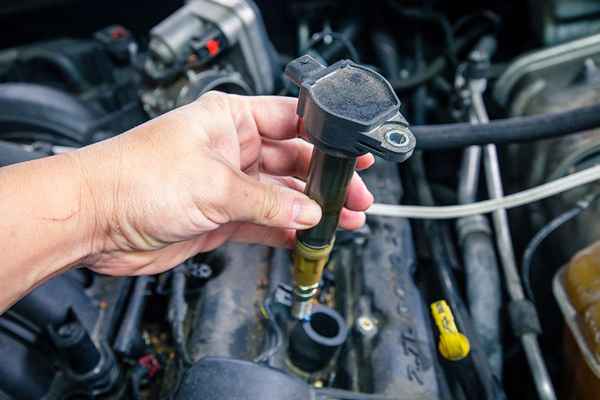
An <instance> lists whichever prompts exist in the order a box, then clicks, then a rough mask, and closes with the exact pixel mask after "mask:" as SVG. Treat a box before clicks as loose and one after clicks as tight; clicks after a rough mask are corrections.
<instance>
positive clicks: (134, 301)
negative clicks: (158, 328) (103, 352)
mask: <svg viewBox="0 0 600 400" xmlns="http://www.w3.org/2000/svg"><path fill="white" fill-rule="evenodd" d="M153 281H154V277H151V276H140V277H137V278H136V280H135V284H134V287H133V291H132V293H131V296H130V299H129V304H128V305H127V309H126V311H125V316H124V317H123V322H122V323H121V326H120V328H119V333H118V334H117V337H116V339H115V343H114V345H113V348H114V350H115V352H117V353H119V354H121V355H123V356H125V357H130V358H131V357H139V356H141V355H142V353H143V351H144V350H145V348H144V341H143V338H142V330H141V321H142V316H143V314H144V309H145V308H146V302H147V300H148V293H147V292H148V286H149V285H150V284H151V283H152V282H153Z"/></svg>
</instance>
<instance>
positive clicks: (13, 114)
mask: <svg viewBox="0 0 600 400" xmlns="http://www.w3.org/2000/svg"><path fill="white" fill-rule="evenodd" d="M0 109H1V110H2V112H1V113H0V138H3V139H11V140H12V139H23V135H22V132H36V136H34V137H32V139H34V140H38V139H45V140H44V141H46V142H48V143H52V144H57V145H64V146H80V145H85V144H88V143H89V141H90V139H91V137H92V135H93V133H94V131H95V129H96V125H95V123H96V121H97V120H98V119H99V118H100V114H99V113H98V112H97V111H95V110H93V109H91V108H90V107H88V106H87V105H86V104H85V103H83V102H82V101H81V100H80V99H78V98H77V97H75V96H72V95H70V94H68V93H66V92H63V91H61V90H58V89H54V88H51V87H46V86H42V85H34V84H29V83H4V84H1V85H0ZM14 132H21V134H20V136H19V137H17V138H13V137H11V134H12V133H14ZM25 140H27V137H26V138H25Z"/></svg>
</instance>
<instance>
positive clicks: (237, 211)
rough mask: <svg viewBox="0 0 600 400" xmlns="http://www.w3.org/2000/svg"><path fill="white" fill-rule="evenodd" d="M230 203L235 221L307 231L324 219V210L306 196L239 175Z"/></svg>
mask: <svg viewBox="0 0 600 400" xmlns="http://www.w3.org/2000/svg"><path fill="white" fill-rule="evenodd" d="M231 183H232V185H231V186H230V191H229V193H230V196H228V197H229V198H228V199H227V200H226V205H225V207H224V208H225V210H224V211H225V212H226V213H227V215H229V217H230V218H231V222H251V223H253V224H258V225H264V226H269V227H277V228H289V229H307V228H310V227H312V226H314V225H316V224H317V223H318V222H319V220H320V219H321V207H320V206H319V205H318V204H317V203H316V202H315V201H313V200H311V199H310V198H308V196H306V195H305V194H304V193H301V192H298V191H296V190H293V189H290V188H288V187H286V186H283V185H278V184H272V183H265V182H260V181H258V180H256V179H253V178H251V177H249V176H247V175H245V174H243V173H236V174H235V177H234V178H233V182H231Z"/></svg>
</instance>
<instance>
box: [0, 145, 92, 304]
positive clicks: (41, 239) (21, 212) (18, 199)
mask: <svg viewBox="0 0 600 400" xmlns="http://www.w3.org/2000/svg"><path fill="white" fill-rule="evenodd" d="M92 200H93V199H92V198H91V195H90V193H89V189H88V187H87V185H86V184H85V178H84V174H82V171H81V170H80V167H79V166H78V162H77V159H76V157H73V156H68V155H62V156H56V157H50V158H45V159H41V160H36V161H30V162H26V163H22V164H18V165H14V166H10V167H5V168H0V253H1V254H2V263H1V264H0V268H1V269H2V270H1V271H0V276H1V277H2V278H1V279H0V313H2V312H3V311H4V310H6V309H7V308H8V307H10V306H11V305H12V304H13V303H15V302H16V301H17V300H18V299H20V298H21V297H22V296H24V295H25V294H26V293H28V292H29V291H30V290H31V289H33V288H34V287H36V286H38V285H39V284H41V283H43V282H44V281H46V280H47V279H49V278H50V277H52V276H54V275H56V274H58V273H60V272H62V271H64V270H66V269H68V268H69V267H71V266H73V265H75V264H77V263H78V262H79V261H80V260H82V259H83V258H84V257H86V256H87V255H88V254H89V252H90V249H91V245H92V238H93V232H94V225H95V222H94V219H95V218H94V215H93V201H92Z"/></svg>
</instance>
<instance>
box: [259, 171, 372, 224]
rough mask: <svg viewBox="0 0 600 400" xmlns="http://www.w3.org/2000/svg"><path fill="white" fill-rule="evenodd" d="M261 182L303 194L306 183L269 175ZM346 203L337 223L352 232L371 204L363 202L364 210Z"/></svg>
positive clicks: (362, 220) (262, 177) (363, 219)
mask: <svg viewBox="0 0 600 400" xmlns="http://www.w3.org/2000/svg"><path fill="white" fill-rule="evenodd" d="M356 177H357V179H358V180H360V182H362V180H361V179H360V177H358V175H356ZM261 180H262V181H264V182H270V183H273V184H279V185H283V186H287V187H288V188H290V189H293V190H297V191H299V192H303V191H304V188H305V186H306V183H304V182H302V181H301V180H299V179H296V178H291V177H276V176H269V175H261ZM369 195H370V193H369ZM370 199H371V202H372V199H373V196H372V195H371V196H370ZM346 203H347V204H346V206H345V207H344V208H343V209H342V212H341V213H340V222H339V225H340V228H343V229H347V230H354V229H358V228H360V227H362V226H363V225H364V224H365V221H366V216H365V213H364V210H366V209H367V208H369V206H370V205H371V204H370V203H369V202H364V201H363V203H362V206H364V208H362V207H357V205H360V204H359V203H357V202H355V203H354V204H353V203H349V204H348V202H346ZM353 207H354V208H353Z"/></svg>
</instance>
